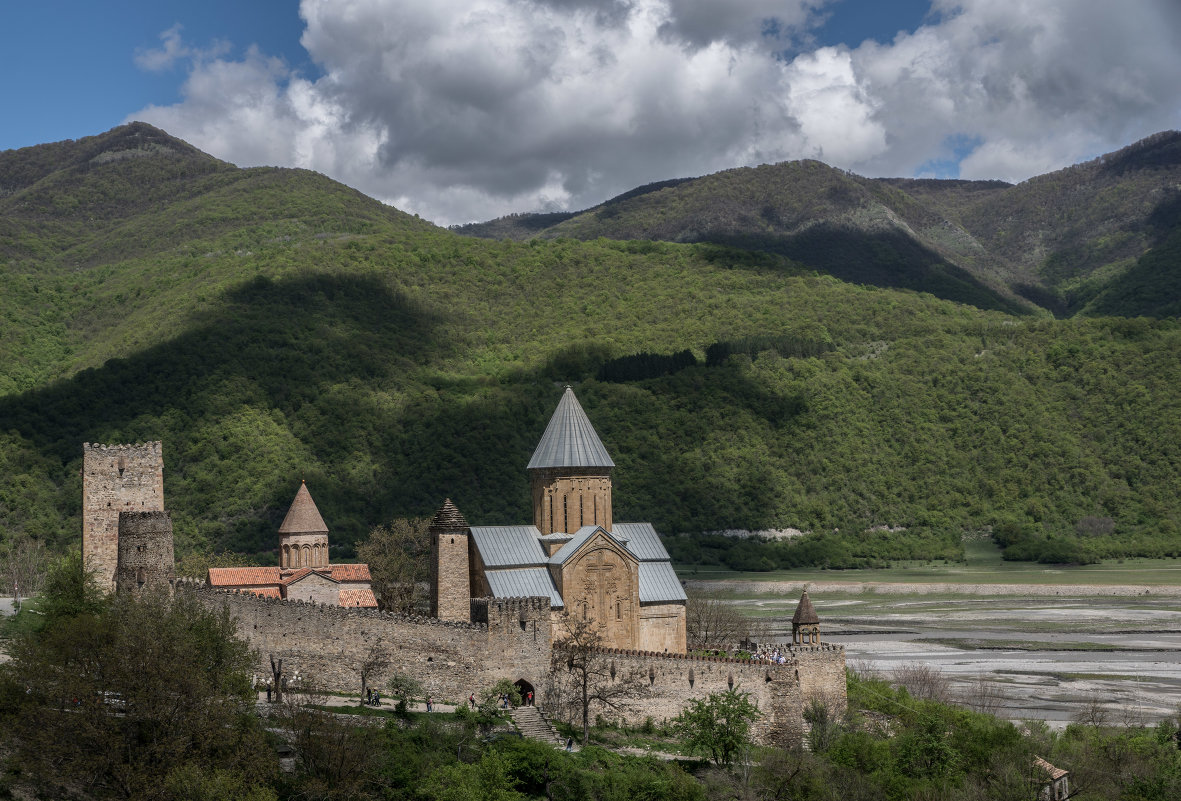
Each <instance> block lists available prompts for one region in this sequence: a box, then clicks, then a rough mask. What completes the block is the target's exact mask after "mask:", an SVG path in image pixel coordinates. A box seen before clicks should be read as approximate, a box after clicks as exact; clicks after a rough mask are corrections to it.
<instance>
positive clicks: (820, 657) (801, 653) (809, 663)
mask: <svg viewBox="0 0 1181 801" xmlns="http://www.w3.org/2000/svg"><path fill="white" fill-rule="evenodd" d="M789 652H790V653H791V655H792V656H793V657H795V660H796V661H797V662H798V663H799V671H800V692H801V694H802V695H803V698H804V703H805V704H807V703H809V702H810V701H811V699H813V698H818V699H820V700H821V701H823V702H824V704H825V705H826V706H827V707H828V710H829V712H830V713H831V714H832V715H834V716H836V717H840V716H841V715H844V714H845V710H846V709H847V708H848V706H849V697H848V694H847V687H848V684H847V681H846V677H845V649H844V648H843V647H841V646H838V645H829V644H827V643H821V644H820V645H812V646H795V647H793V648H791V649H789Z"/></svg>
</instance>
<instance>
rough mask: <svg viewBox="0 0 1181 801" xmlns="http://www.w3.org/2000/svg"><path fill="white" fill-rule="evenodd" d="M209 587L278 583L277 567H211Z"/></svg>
mask: <svg viewBox="0 0 1181 801" xmlns="http://www.w3.org/2000/svg"><path fill="white" fill-rule="evenodd" d="M208 580H209V586H211V587H248V586H256V585H265V584H273V585H276V586H277V585H278V584H279V568H278V567H211V568H209V576H208Z"/></svg>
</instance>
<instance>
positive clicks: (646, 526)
mask: <svg viewBox="0 0 1181 801" xmlns="http://www.w3.org/2000/svg"><path fill="white" fill-rule="evenodd" d="M611 533H612V534H613V535H614V536H615V539H617V540H622V541H625V542H627V548H628V550H629V551H631V552H632V553H634V554H635V555H636V558H637V559H639V560H640V561H641V562H660V561H667V560H668V558H669V555H668V551H667V550H665V548H664V543H662V542H661V541H660V537H659V536H658V535H657V533H656V529H654V528H652V524H651V523H616V524H615V526H614V528H613V529H612V531H611Z"/></svg>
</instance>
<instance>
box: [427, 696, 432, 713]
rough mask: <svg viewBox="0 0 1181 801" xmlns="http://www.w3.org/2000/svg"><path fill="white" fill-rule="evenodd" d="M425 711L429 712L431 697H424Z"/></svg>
mask: <svg viewBox="0 0 1181 801" xmlns="http://www.w3.org/2000/svg"><path fill="white" fill-rule="evenodd" d="M426 711H427V712H430V711H431V697H430V696H429V695H428V696H427V697H426Z"/></svg>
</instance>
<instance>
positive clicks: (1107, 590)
mask: <svg viewBox="0 0 1181 801" xmlns="http://www.w3.org/2000/svg"><path fill="white" fill-rule="evenodd" d="M685 586H686V588H687V589H689V590H700V591H707V592H708V591H713V592H717V591H722V592H735V593H741V594H743V595H791V594H794V593H798V592H800V591H801V590H803V589H804V588H805V587H806V588H807V589H808V590H809V591H810V592H813V593H825V592H842V593H849V594H853V595H856V594H859V593H877V594H880V595H936V594H939V595H942V594H948V595H977V596H979V595H1015V596H1025V597H1030V596H1055V595H1059V596H1064V597H1079V596H1109V597H1120V598H1131V597H1135V596H1146V597H1150V598H1151V597H1156V598H1181V586H1173V585H1169V584H960V583H952V582H924V583H913V582H887V581H881V582H878V581H751V580H748V579H722V580H718V581H703V580H700V579H691V580H689V581H686V582H685Z"/></svg>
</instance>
